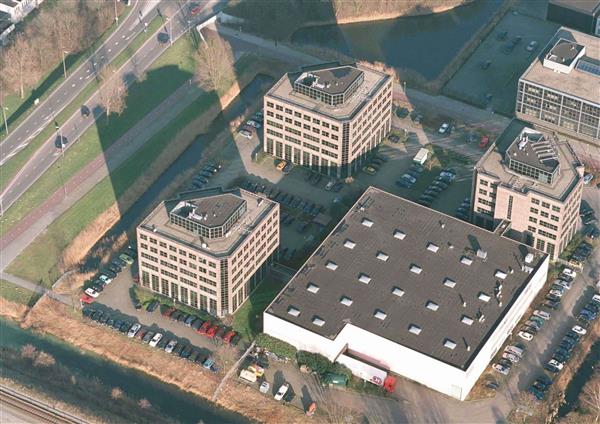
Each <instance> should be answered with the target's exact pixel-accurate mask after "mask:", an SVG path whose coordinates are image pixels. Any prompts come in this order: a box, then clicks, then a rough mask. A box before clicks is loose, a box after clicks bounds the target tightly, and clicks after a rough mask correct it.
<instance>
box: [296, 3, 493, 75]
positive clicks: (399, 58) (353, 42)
mask: <svg viewBox="0 0 600 424" xmlns="http://www.w3.org/2000/svg"><path fill="white" fill-rule="evenodd" d="M501 3H502V2H501V0H478V1H474V2H472V3H469V4H467V5H465V6H460V7H457V8H455V9H452V10H449V11H447V12H443V13H437V14H431V15H422V16H408V17H403V18H397V19H388V20H383V21H371V22H361V23H353V24H344V25H326V26H315V27H306V28H301V29H299V30H298V31H296V32H295V33H294V34H293V36H292V42H293V43H296V44H307V45H311V46H317V47H324V48H329V49H333V50H336V51H339V52H341V53H344V54H346V55H349V56H351V57H354V58H356V59H358V60H367V61H369V62H375V61H377V62H383V63H385V64H387V65H389V66H392V67H394V68H397V69H402V68H407V69H411V70H414V71H416V72H418V73H420V74H421V75H423V76H424V77H425V78H426V79H428V80H433V79H435V78H436V77H437V76H438V75H439V74H440V73H441V72H442V70H443V69H444V67H445V66H446V65H447V64H448V63H449V62H450V61H451V60H452V59H453V58H454V56H456V54H457V53H458V52H459V51H460V49H461V48H462V47H463V45H464V44H465V43H466V42H467V41H468V40H469V39H470V38H471V37H472V36H473V34H474V33H475V32H477V31H478V30H479V28H481V26H483V25H484V24H485V23H486V22H487V21H488V20H489V19H490V18H491V17H492V15H493V14H494V12H495V11H496V10H497V9H498V8H499V7H500V5H501Z"/></svg>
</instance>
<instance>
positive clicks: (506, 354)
mask: <svg viewBox="0 0 600 424" xmlns="http://www.w3.org/2000/svg"><path fill="white" fill-rule="evenodd" d="M502 359H508V360H509V361H510V362H512V363H513V364H516V363H517V362H519V360H520V359H521V358H520V357H519V356H517V355H514V354H512V353H509V352H503V353H502Z"/></svg>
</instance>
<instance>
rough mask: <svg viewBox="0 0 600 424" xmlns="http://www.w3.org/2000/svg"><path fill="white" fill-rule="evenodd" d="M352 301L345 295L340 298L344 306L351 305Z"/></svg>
mask: <svg viewBox="0 0 600 424" xmlns="http://www.w3.org/2000/svg"><path fill="white" fill-rule="evenodd" d="M352 302H353V301H352V299H350V298H349V297H346V296H342V298H341V299H340V303H341V304H342V305H345V306H350V305H352Z"/></svg>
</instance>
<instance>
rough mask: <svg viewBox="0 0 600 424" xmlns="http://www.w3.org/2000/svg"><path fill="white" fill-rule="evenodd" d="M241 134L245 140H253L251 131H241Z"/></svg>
mask: <svg viewBox="0 0 600 424" xmlns="http://www.w3.org/2000/svg"><path fill="white" fill-rule="evenodd" d="M239 134H240V135H241V136H242V137H244V138H247V139H248V140H250V139H251V138H252V133H251V132H250V131H247V130H241V131H240V132H239Z"/></svg>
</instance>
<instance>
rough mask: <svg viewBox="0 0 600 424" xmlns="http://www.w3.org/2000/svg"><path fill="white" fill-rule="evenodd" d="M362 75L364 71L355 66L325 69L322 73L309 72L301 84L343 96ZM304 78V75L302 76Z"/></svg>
mask: <svg viewBox="0 0 600 424" xmlns="http://www.w3.org/2000/svg"><path fill="white" fill-rule="evenodd" d="M361 74H362V71H360V70H358V69H357V68H355V67H353V66H340V67H337V68H331V69H323V70H321V71H313V72H307V75H306V77H305V78H304V79H302V78H300V81H298V82H299V83H301V84H302V85H305V86H307V87H315V88H318V89H319V90H320V91H323V92H325V93H328V94H341V93H343V92H344V91H346V89H347V88H348V87H349V86H350V85H351V84H352V83H353V82H354V81H356V79H357V78H358V77H359V76H360V75H361ZM301 76H302V74H301Z"/></svg>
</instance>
